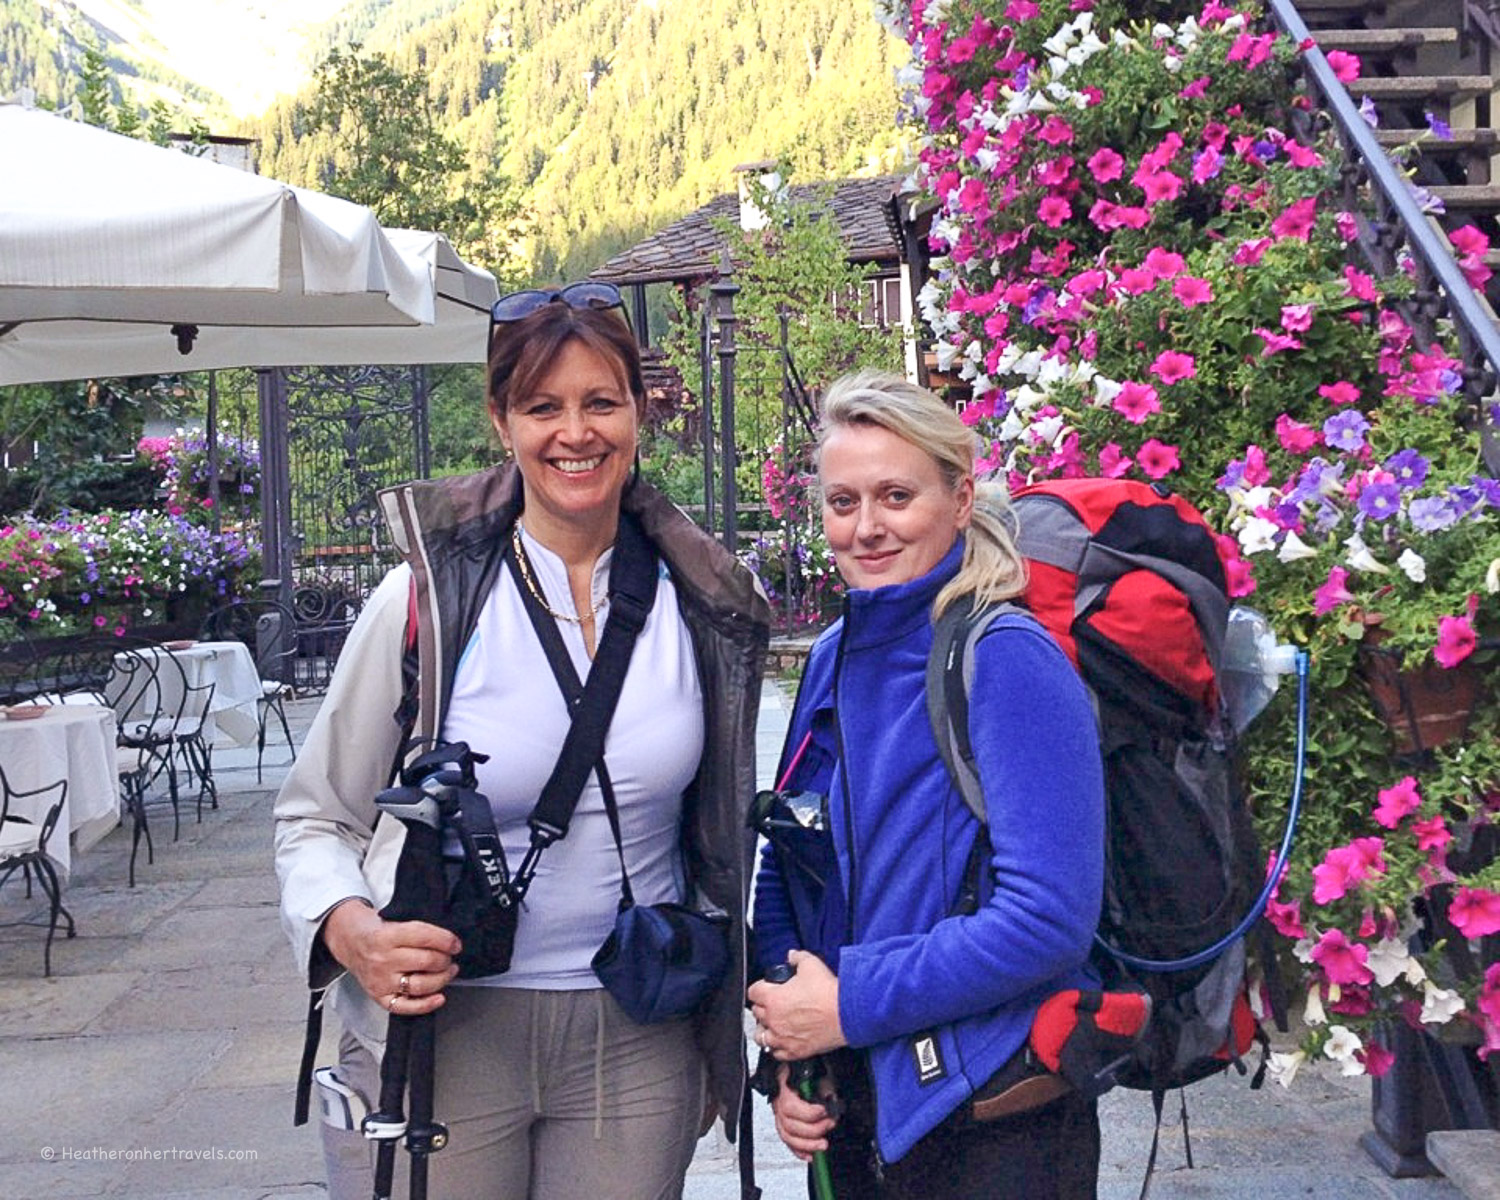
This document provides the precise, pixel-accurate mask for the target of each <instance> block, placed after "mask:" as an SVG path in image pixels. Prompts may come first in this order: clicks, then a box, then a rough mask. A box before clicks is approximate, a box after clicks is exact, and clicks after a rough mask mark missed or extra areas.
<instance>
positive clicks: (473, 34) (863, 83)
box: [0, 0, 906, 279]
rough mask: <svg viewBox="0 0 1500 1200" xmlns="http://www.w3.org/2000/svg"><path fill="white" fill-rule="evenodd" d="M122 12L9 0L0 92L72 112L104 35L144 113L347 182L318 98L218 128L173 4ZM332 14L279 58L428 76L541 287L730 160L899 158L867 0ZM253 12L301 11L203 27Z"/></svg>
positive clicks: (327, 181)
mask: <svg viewBox="0 0 1500 1200" xmlns="http://www.w3.org/2000/svg"><path fill="white" fill-rule="evenodd" d="M79 2H81V3H92V4H94V5H96V6H97V5H99V4H102V3H104V0H79ZM117 2H118V4H119V5H121V6H123V8H124V9H129V10H131V11H132V12H134V13H136V14H137V15H139V16H140V18H141V20H140V22H138V23H136V24H133V25H132V24H131V23H129V22H117V23H116V25H115V26H112V27H111V28H110V29H105V28H104V27H103V26H101V25H100V24H98V23H97V22H91V21H90V20H89V18H88V17H87V15H86V14H85V13H83V12H82V11H81V10H80V9H79V8H78V7H77V3H72V2H70V0H0V95H3V94H8V93H11V92H13V91H15V90H16V88H18V87H19V86H22V85H26V86H31V87H33V88H35V89H36V91H37V92H38V94H39V96H40V98H41V101H42V102H43V103H45V104H49V105H67V104H68V103H70V102H71V100H72V98H73V96H74V94H75V92H76V87H77V70H78V63H79V61H80V59H81V45H82V44H83V43H84V41H85V40H87V39H93V40H95V41H97V42H98V43H99V44H101V45H102V48H103V49H104V51H105V54H106V58H107V60H108V61H109V63H110V65H111V67H112V68H113V69H114V71H115V74H116V79H117V81H118V82H119V83H120V84H121V85H123V87H124V89H125V92H126V94H127V96H129V98H130V99H131V100H132V101H134V102H136V103H139V104H140V105H142V106H144V105H146V104H148V103H149V102H150V101H151V100H153V99H156V98H158V97H159V96H161V95H162V94H163V88H164V87H166V88H167V89H168V90H167V91H166V95H167V96H168V98H169V99H170V100H171V101H172V103H173V105H174V107H179V106H180V107H181V109H182V110H183V111H184V113H185V114H188V115H192V116H199V117H206V118H207V119H208V121H209V124H210V125H211V127H212V130H213V132H215V133H232V134H248V135H250V136H253V137H257V138H259V139H260V140H261V146H260V154H259V169H260V170H261V172H262V173H263V174H266V175H270V176H273V177H276V178H279V179H284V180H286V181H288V182H291V183H297V184H304V185H307V186H311V187H318V188H322V189H326V190H332V191H335V192H336V191H337V190H338V171H339V169H340V166H341V165H342V164H341V163H340V162H339V160H338V154H339V153H341V151H338V150H336V149H335V140H334V138H333V136H332V135H331V134H330V133H328V132H326V131H317V130H314V129H312V128H311V124H310V122H309V121H308V120H307V119H306V111H307V106H308V103H309V101H310V100H311V97H312V92H311V90H310V87H306V88H304V90H303V91H301V92H299V93H297V94H295V95H282V96H281V97H279V98H278V99H276V100H275V101H274V102H273V103H272V104H271V106H270V107H269V108H268V109H266V111H265V112H264V113H263V114H262V115H260V116H259V117H255V118H246V119H242V120H239V121H235V120H233V119H231V118H228V117H227V116H225V115H224V114H225V113H226V112H227V109H226V107H225V105H224V103H223V102H222V101H221V100H220V99H219V98H218V97H216V96H213V95H211V94H209V93H208V92H206V91H204V90H203V88H202V87H201V86H199V85H196V84H192V83H189V82H188V79H189V78H196V79H200V80H201V78H202V77H203V76H204V75H205V74H212V72H211V71H208V70H206V69H205V66H204V63H203V62H202V61H194V62H186V61H183V62H174V61H172V58H171V47H172V44H173V43H172V42H170V41H169V40H164V39H165V33H164V32H162V30H161V29H160V28H158V25H159V23H158V25H152V24H151V23H150V21H149V20H148V18H156V17H159V16H160V15H161V12H164V11H165V10H164V9H163V7H162V6H163V4H164V2H165V0H117ZM335 6H336V5H335V0H308V2H307V3H305V4H304V6H303V8H302V19H303V21H304V24H302V25H300V26H297V27H295V28H294V27H292V26H290V25H288V26H286V36H285V38H284V39H283V41H284V42H285V45H284V46H283V48H282V51H281V52H280V56H285V55H288V54H291V53H292V52H293V51H292V48H291V45H292V42H294V41H295V42H296V44H297V46H299V47H301V49H300V50H298V51H297V53H299V54H301V55H303V56H304V57H307V58H309V59H310V60H316V59H318V58H320V57H322V56H323V55H326V53H327V52H328V51H329V50H333V49H338V48H347V47H348V45H349V44H350V43H351V42H360V43H362V44H363V46H364V52H365V53H367V54H368V53H371V52H379V53H381V54H384V55H386V56H388V57H389V58H390V59H391V61H392V62H393V63H394V64H395V65H396V66H397V67H398V68H400V69H401V70H403V71H406V72H414V73H416V74H418V75H420V77H421V78H422V80H423V81H424V82H425V84H426V87H427V93H428V97H429V101H430V104H431V106H432V112H433V115H434V117H435V120H436V125H437V127H438V129H439V130H441V131H442V132H443V133H445V134H447V135H449V136H451V137H452V138H454V139H455V140H456V141H457V142H458V143H459V144H460V145H461V146H462V148H463V150H464V153H465V155H466V158H467V160H468V170H467V173H466V175H465V176H464V178H463V180H462V181H460V182H459V183H458V184H456V186H470V185H472V186H476V187H477V186H486V187H488V186H491V184H489V183H485V184H483V185H480V184H479V183H477V182H473V181H478V180H481V179H486V178H487V172H488V170H489V168H491V167H493V168H496V169H498V172H499V174H500V176H501V177H503V179H504V181H506V182H507V183H508V186H509V187H510V188H511V189H512V192H513V194H514V196H515V198H516V199H517V201H518V202H519V206H520V208H521V210H522V211H523V212H524V213H525V214H526V220H525V222H524V226H525V227H526V228H527V229H528V230H529V233H528V235H527V237H526V239H525V241H524V244H522V245H521V246H519V247H517V250H518V252H519V258H520V259H521V270H522V271H523V272H526V273H529V274H532V275H534V276H535V277H536V278H538V279H550V278H562V277H573V276H577V275H579V274H582V273H584V272H585V271H587V270H589V269H590V268H592V267H594V266H597V265H598V264H599V263H602V262H603V261H604V260H605V259H607V258H608V257H609V256H610V255H611V254H613V253H615V252H616V251H618V250H620V249H622V248H624V247H625V246H627V245H629V244H630V243H632V242H634V241H636V240H638V239H639V238H641V237H644V236H645V235H646V234H648V233H650V232H651V231H652V230H654V229H657V228H659V227H660V226H662V225H663V224H666V223H667V222H669V221H671V220H674V219H675V218H677V217H679V216H682V215H683V214H684V213H686V212H689V211H691V210H692V209H693V208H695V207H697V206H698V205H699V204H702V203H703V202H705V201H706V200H708V199H709V198H711V197H713V196H715V195H717V194H719V193H722V192H725V191H728V190H731V189H732V188H733V187H734V182H735V181H734V174H733V168H734V167H735V166H736V165H737V164H740V163H744V162H753V161H757V160H761V159H767V158H777V157H782V156H784V157H786V158H788V159H789V160H790V161H791V163H792V165H793V168H794V171H795V175H796V177H797V178H798V179H801V180H813V179H819V178H827V177H835V176H841V175H848V174H856V173H875V172H878V171H881V170H887V171H888V170H892V169H895V168H896V167H897V166H898V163H899V158H898V155H897V153H896V137H897V135H896V133H895V121H896V92H895V85H894V82H893V77H892V73H893V70H894V68H895V66H896V65H897V64H898V63H899V62H901V61H904V59H905V57H906V55H905V47H904V46H903V45H902V44H901V43H899V42H898V41H897V40H896V39H893V38H892V37H890V35H888V34H887V33H886V32H885V31H884V30H883V29H882V28H881V27H880V25H879V24H878V23H877V21H876V20H875V17H874V15H873V11H872V5H871V0H748V2H747V0H633V2H632V0H355V2H353V3H349V4H346V5H343V6H342V7H340V8H338V11H337V12H336V13H335V14H334V16H333V17H332V18H331V19H329V20H327V21H326V22H322V23H319V24H312V23H311V22H313V21H315V20H316V19H317V18H318V17H321V16H324V15H325V14H327V13H328V12H329V11H330V10H331V9H332V8H334V7H335ZM101 11H102V10H101ZM247 13H248V14H252V15H256V16H258V17H260V18H262V19H263V20H264V21H266V22H271V23H273V24H274V23H275V22H276V21H281V22H287V21H290V20H292V19H293V16H292V11H291V10H289V9H288V8H287V7H286V5H284V4H282V3H280V2H279V0H278V2H276V3H271V2H268V0H262V2H260V3H255V4H251V3H230V2H228V0H201V3H200V4H199V5H198V6H195V7H194V8H193V9H192V18H191V19H192V21H193V24H194V26H195V28H196V27H197V26H199V25H202V26H203V27H205V28H212V27H214V26H215V23H216V22H217V23H221V24H222V27H223V28H224V29H226V30H232V29H234V28H237V27H238V26H237V25H236V24H235V22H238V21H240V20H242V19H243V18H244V17H245V16H246V15H247ZM116 28H118V29H126V28H132V29H135V30H136V33H135V36H136V37H137V39H138V41H139V43H140V44H131V43H130V42H129V41H128V40H124V38H123V37H122V36H118V35H116V34H115V33H114V32H112V30H114V29H116ZM277 28H278V29H279V28H280V27H279V26H278V27H277ZM152 30H156V31H157V32H156V33H155V34H154V33H152V32H151V31H152ZM200 32H201V31H200ZM271 32H272V33H273V35H274V33H275V32H276V31H275V30H272V31H271ZM157 34H160V35H161V36H157ZM294 34H295V37H294V36H293V35H294ZM272 40H275V39H274V37H273V39H272ZM199 44H203V39H202V38H200V39H199ZM220 49H223V47H220ZM229 49H230V50H231V52H232V46H231V47H230V48H229ZM253 53H254V46H252V45H250V44H248V43H247V44H246V46H245V47H244V54H245V55H246V56H247V57H248V56H250V55H252V54H253ZM220 74H221V75H223V72H220ZM226 78H227V76H226ZM492 265H494V264H492ZM511 271H512V273H514V266H512V267H511Z"/></svg>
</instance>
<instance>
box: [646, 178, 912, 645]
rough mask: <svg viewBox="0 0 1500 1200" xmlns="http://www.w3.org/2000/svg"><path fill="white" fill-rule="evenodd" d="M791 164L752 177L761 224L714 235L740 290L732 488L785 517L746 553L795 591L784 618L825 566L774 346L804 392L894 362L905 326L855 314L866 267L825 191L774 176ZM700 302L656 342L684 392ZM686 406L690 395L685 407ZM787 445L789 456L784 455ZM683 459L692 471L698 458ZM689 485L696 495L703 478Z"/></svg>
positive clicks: (783, 587) (774, 589)
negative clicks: (795, 192) (870, 321)
mask: <svg viewBox="0 0 1500 1200" xmlns="http://www.w3.org/2000/svg"><path fill="white" fill-rule="evenodd" d="M790 173H791V167H790V165H789V164H788V163H786V162H785V161H783V162H782V163H781V164H780V167H779V169H778V171H777V173H776V174H775V175H774V176H772V177H770V178H769V180H760V179H753V180H751V182H750V184H749V188H750V200H751V201H752V202H753V204H754V205H755V206H756V207H757V208H759V209H760V211H761V212H762V213H764V214H765V217H766V222H765V225H764V227H763V228H761V229H757V230H752V231H748V232H747V231H745V230H742V229H741V228H740V226H739V225H738V224H737V223H734V222H724V223H721V224H720V225H719V227H718V233H719V234H720V235H721V236H722V237H723V238H724V239H725V243H726V245H727V246H729V248H730V251H731V254H732V256H733V263H734V274H733V282H734V283H735V284H736V285H737V286H738V288H739V291H738V293H737V294H736V295H735V297H734V315H735V317H736V318H737V319H738V323H737V326H736V331H735V339H736V343H737V345H738V347H739V353H738V357H737V360H736V369H735V429H734V442H735V448H736V461H737V476H736V486H737V488H738V493H739V495H740V496H741V497H742V498H745V499H749V498H752V497H761V498H763V499H764V500H765V501H766V503H767V505H768V511H769V514H770V518H771V520H772V521H774V522H781V523H782V526H781V528H780V529H779V530H777V531H776V534H775V536H773V537H768V538H763V539H761V540H760V541H759V542H757V543H756V545H755V546H754V547H753V549H752V551H751V553H750V557H749V559H748V561H749V562H750V564H751V565H752V567H754V569H756V570H757V571H758V572H759V574H760V577H761V581H762V583H763V584H764V585H765V586H766V589H767V593H768V594H769V595H771V596H772V597H773V599H774V598H780V599H783V600H784V599H786V598H787V597H793V598H794V601H795V602H794V603H793V604H792V605H791V610H792V613H793V615H791V616H790V617H789V618H788V619H789V620H790V621H791V622H792V623H799V622H801V621H805V620H810V619H814V618H815V617H817V616H818V615H819V611H820V609H821V606H822V604H823V601H824V600H825V599H826V593H827V590H828V588H827V585H828V584H829V582H830V581H831V580H832V579H833V566H832V560H831V559H830V557H829V556H828V554H827V550H826V546H825V544H824V541H823V534H822V529H821V526H820V524H819V522H818V520H817V514H816V512H815V511H814V508H813V506H812V505H811V504H810V503H809V502H808V483H809V480H810V468H809V464H808V461H807V452H808V443H809V440H810V434H809V432H808V431H807V429H806V428H805V426H804V425H803V423H802V420H801V418H800V417H798V416H797V415H796V413H795V408H794V407H793V408H789V407H788V403H787V399H786V396H787V387H788V379H787V376H786V373H785V372H784V370H783V360H782V350H783V346H784V347H785V350H786V352H787V354H788V355H789V357H790V361H791V363H792V364H793V365H794V367H795V371H796V376H797V378H798V379H800V382H801V384H802V386H803V387H804V388H805V389H806V393H807V396H808V398H809V400H810V399H811V397H813V396H816V395H817V393H818V392H820V391H821V390H822V389H823V388H825V387H826V386H827V385H828V384H830V383H832V382H833V380H834V379H836V378H837V377H838V376H840V375H842V374H844V373H845V372H847V371H850V370H852V369H855V368H857V367H884V368H886V369H888V370H899V369H900V367H901V356H902V330H901V329H899V328H879V327H875V326H865V325H862V324H860V298H861V290H862V288H863V287H864V286H866V285H867V281H868V279H869V277H870V273H871V272H870V268H868V267H866V266H856V265H854V264H851V263H850V262H849V261H848V258H847V255H848V246H847V245H846V244H845V242H844V240H843V237H842V234H841V233H840V232H839V228H838V223H837V221H835V220H834V217H833V213H832V209H831V207H830V204H829V198H830V197H829V192H828V191H819V192H817V193H815V198H814V199H813V200H811V201H799V200H797V199H794V198H793V196H792V194H791V192H790V190H789V189H787V188H785V187H784V186H782V185H783V184H784V183H785V181H786V180H787V178H788V177H789V175H790ZM705 303H708V299H707V291H706V289H705V290H704V291H703V292H701V293H700V294H699V295H697V296H695V297H692V298H691V299H690V301H689V303H688V304H680V305H679V312H678V319H677V322H676V324H675V325H674V327H673V329H672V330H671V331H670V332H669V334H668V336H667V337H666V338H665V339H664V340H663V347H664V349H665V350H666V352H667V357H668V360H669V361H670V362H671V363H672V365H673V366H675V367H676V368H677V370H678V371H679V372H680V373H681V375H682V378H683V379H684V380H687V381H690V382H689V392H690V393H691V391H692V386H691V381H693V380H696V379H697V378H699V374H700V373H699V369H698V353H699V348H698V336H699V335H698V324H699V322H698V315H697V313H698V311H700V310H701V306H702V305H703V304H705ZM692 407H693V401H692V400H690V402H689V411H690V412H691V409H692ZM700 420H701V418H700ZM788 435H790V437H789V439H788ZM784 445H785V449H783V446H784ZM788 455H790V459H791V461H790V463H787V462H784V461H783V460H784V459H786V458H787V456H788ZM690 461H693V462H694V464H695V468H696V469H697V470H699V471H701V459H699V458H697V457H696V456H695V457H694V459H692V460H690ZM695 478H696V477H695ZM684 481H685V482H686V479H685V480H684ZM697 491H698V492H699V493H700V494H701V491H702V487H701V482H700V483H699V484H698V487H697ZM787 539H790V546H789V545H788V542H787ZM783 607H785V606H783ZM778 611H779V612H780V611H782V610H781V609H778Z"/></svg>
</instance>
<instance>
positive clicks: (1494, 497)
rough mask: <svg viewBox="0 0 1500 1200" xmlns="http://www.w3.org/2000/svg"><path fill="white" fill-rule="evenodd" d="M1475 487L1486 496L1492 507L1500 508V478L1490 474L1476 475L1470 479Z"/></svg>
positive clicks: (1488, 503)
mask: <svg viewBox="0 0 1500 1200" xmlns="http://www.w3.org/2000/svg"><path fill="white" fill-rule="evenodd" d="M1469 482H1470V483H1472V484H1473V486H1474V489H1475V490H1476V491H1477V492H1478V493H1479V494H1480V496H1482V497H1483V498H1484V502H1485V504H1487V505H1489V507H1490V508H1500V479H1492V478H1491V477H1490V476H1488V475H1475V476H1474V477H1473V478H1472V479H1471V480H1470V481H1469Z"/></svg>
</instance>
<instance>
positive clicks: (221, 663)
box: [121, 642, 261, 746]
mask: <svg viewBox="0 0 1500 1200" xmlns="http://www.w3.org/2000/svg"><path fill="white" fill-rule="evenodd" d="M140 653H142V654H145V655H147V656H150V655H159V654H169V655H171V656H172V658H174V659H175V660H176V661H177V662H178V663H179V664H181V666H182V675H181V676H180V677H179V676H178V674H177V673H176V672H175V671H162V672H161V673H160V674H159V676H158V677H159V679H160V680H161V684H162V705H163V707H164V708H165V709H166V710H167V711H169V712H175V711H176V708H177V705H178V704H179V703H180V702H181V700H182V683H183V680H184V679H186V681H187V686H188V687H190V688H198V687H202V686H203V685H205V684H208V683H212V684H213V685H214V694H213V696H212V697H211V698H210V700H209V702H208V711H207V712H206V713H203V712H197V711H189V712H185V713H184V714H183V716H184V718H189V719H196V718H198V717H199V716H202V717H203V718H204V721H203V737H204V740H205V741H206V742H207V743H208V744H209V745H212V744H213V740H214V735H215V732H216V731H218V730H222V731H223V732H224V733H225V734H226V735H227V736H228V737H230V738H231V739H233V741H234V742H236V743H237V744H238V745H241V746H253V745H255V740H256V735H257V733H258V731H259V729H260V724H259V717H258V710H259V704H260V697H261V681H260V672H259V671H257V670H256V668H255V659H254V658H253V657H252V656H251V654H250V649H249V647H248V646H246V645H245V644H244V643H243V642H194V643H193V644H192V645H191V646H186V647H181V648H170V649H169V648H168V647H167V646H154V647H151V648H149V649H146V650H142V651H140ZM201 694H202V693H195V696H196V695H201ZM129 716H130V714H129V713H124V714H121V721H122V722H125V721H126V720H127V718H128V717H129Z"/></svg>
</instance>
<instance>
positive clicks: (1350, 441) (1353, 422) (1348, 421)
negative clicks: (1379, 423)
mask: <svg viewBox="0 0 1500 1200" xmlns="http://www.w3.org/2000/svg"><path fill="white" fill-rule="evenodd" d="M1369 431H1370V422H1369V421H1367V420H1366V419H1365V415H1364V413H1362V412H1359V411H1358V410H1356V409H1349V410H1347V411H1345V412H1341V413H1335V414H1334V415H1333V416H1331V417H1329V418H1328V420H1326V421H1324V422H1323V440H1324V441H1325V442H1327V443H1328V444H1329V445H1330V446H1332V447H1333V448H1334V449H1335V450H1344V451H1346V452H1348V453H1351V454H1352V453H1354V452H1355V451H1357V450H1362V449H1364V445H1365V434H1367V433H1368V432H1369Z"/></svg>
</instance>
